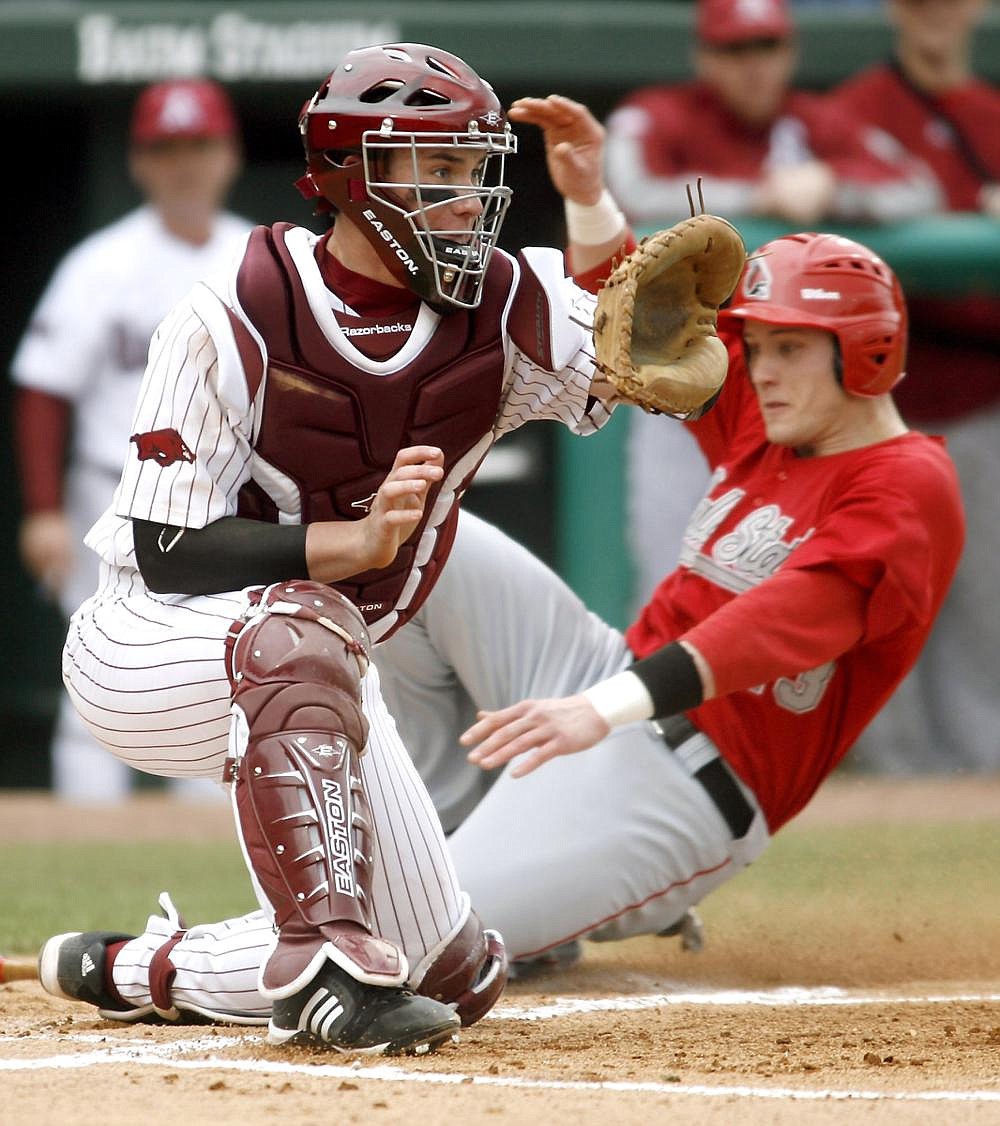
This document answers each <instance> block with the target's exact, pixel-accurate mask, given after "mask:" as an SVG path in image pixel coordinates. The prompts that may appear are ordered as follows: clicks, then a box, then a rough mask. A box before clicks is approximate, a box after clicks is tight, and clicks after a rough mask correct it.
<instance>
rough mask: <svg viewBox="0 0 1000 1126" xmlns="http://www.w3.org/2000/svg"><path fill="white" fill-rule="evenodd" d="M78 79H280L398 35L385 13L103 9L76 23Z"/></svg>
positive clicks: (318, 70) (311, 71) (323, 67)
mask: <svg viewBox="0 0 1000 1126" xmlns="http://www.w3.org/2000/svg"><path fill="white" fill-rule="evenodd" d="M76 30H77V48H78V57H77V72H78V75H79V78H80V80H81V81H82V82H86V83H107V82H149V81H155V80H157V79H161V78H180V77H200V76H205V75H208V76H211V77H213V78H218V79H220V80H222V81H225V82H239V81H244V80H264V81H268V80H270V81H281V80H285V79H292V80H294V79H299V78H309V79H314V78H315V77H316V76H317V75H321V74H325V73H326V72H327V71H329V69H330V67H331V66H332V65H333V62H335V61H336V60H337V59H339V58H340V57H341V56H342V55H344V54H346V53H347V52H348V51H351V50H353V49H354V48H355V47H363V46H366V45H367V44H369V43H391V42H394V41H395V42H398V41H399V40H400V38H401V36H400V29H399V25H398V24H397V23H395V22H393V21H390V20H381V21H366V20H301V19H300V20H290V21H287V22H283V23H279V22H276V21H266V20H260V19H254V18H251V17H250V16H247V15H245V14H243V13H241V12H237V11H222V12H220V13H218V14H217V15H215V16H214V17H213V18H212V19H211V20H209V21H207V22H190V21H188V22H181V21H176V20H135V21H129V22H126V21H124V20H120V19H118V18H117V17H115V16H113V15H110V14H108V13H93V14H90V15H85V16H82V17H81V18H80V19H79V21H78V23H77V29H76Z"/></svg>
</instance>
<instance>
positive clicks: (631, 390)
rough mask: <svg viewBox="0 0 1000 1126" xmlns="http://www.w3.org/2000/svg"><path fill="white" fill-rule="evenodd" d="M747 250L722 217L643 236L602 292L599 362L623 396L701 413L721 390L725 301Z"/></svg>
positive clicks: (686, 413)
mask: <svg viewBox="0 0 1000 1126" xmlns="http://www.w3.org/2000/svg"><path fill="white" fill-rule="evenodd" d="M745 259H746V249H745V247H744V245H743V239H742V237H741V236H740V233H739V231H737V230H736V228H735V227H734V226H733V225H732V224H731V223H727V222H726V220H725V219H720V218H719V217H718V216H717V215H695V216H693V217H692V218H691V219H685V220H683V221H682V222H680V223H676V224H675V225H674V226H673V227H670V228H669V229H667V230H665V231H657V233H656V234H655V235H650V236H649V237H648V238H644V239H643V240H642V242H641V243H639V245H638V246H637V247H636V248H635V250H633V251H632V253H631V254H630V255H628V257H627V258H624V259H623V260H622V261H621V262H620V263H619V265H618V266H617V267H616V268H615V270H614V271H613V273H612V274H611V276H610V277H609V278H608V280H607V281H606V282H605V284H604V286H603V288H602V289H600V290H599V291H598V294H597V309H596V311H595V314H594V347H595V353H596V357H597V366H598V369H599V370H600V372H601V373H602V374H603V375H604V377H605V378H606V379H607V380H608V382H609V383H611V384H612V385H613V386H614V387H615V389H616V391H617V392H618V394H619V395H620V396H621V398H623V399H626V400H627V401H629V402H631V403H635V404H636V405H637V406H640V407H642V408H643V409H645V410H647V411H654V412H661V413H663V414H673V415H678V416H680V417H682V418H696V417H697V416H698V414H699V413H700V412H703V411H704V410H705V409H707V407H708V406H709V405H710V404H711V403H712V402H713V401H714V398H715V396H716V395H717V394H718V392H719V391H720V390H721V389H722V385H723V383H724V382H725V379H726V371H727V369H728V357H727V354H726V347H725V345H724V344H723V343H722V341H721V340H720V339H719V337H718V334H717V332H716V328H717V323H718V312H719V306H720V305H721V304H722V303H723V302H724V301H725V300H726V298H727V297H729V295H730V294H731V293H732V292H733V290H734V289H735V287H736V283H737V281H738V280H739V277H740V273H741V271H742V269H743V263H744V261H745Z"/></svg>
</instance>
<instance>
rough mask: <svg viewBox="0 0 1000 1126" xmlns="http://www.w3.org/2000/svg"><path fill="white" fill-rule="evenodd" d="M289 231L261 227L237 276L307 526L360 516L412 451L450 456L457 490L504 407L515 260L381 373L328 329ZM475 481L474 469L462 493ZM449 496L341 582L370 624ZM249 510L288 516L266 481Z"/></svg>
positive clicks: (245, 494)
mask: <svg viewBox="0 0 1000 1126" xmlns="http://www.w3.org/2000/svg"><path fill="white" fill-rule="evenodd" d="M289 229H290V225H289V224H286V223H278V224H275V226H274V227H270V228H269V227H258V228H257V229H256V230H255V231H254V232H253V234H252V235H251V237H250V240H249V244H248V246H247V250H246V253H245V255H244V258H243V262H242V264H241V266H240V270H239V275H238V278H237V294H238V296H239V301H240V305H241V307H242V309H243V310H244V312H245V313H246V315H247V317H248V318H249V320H250V321H251V323H252V324H253V325H254V327H255V328H256V329H257V331H258V332H259V333H260V335H261V336H262V337H263V339H264V341H265V343H266V346H267V351H268V367H267V386H266V388H265V392H264V404H263V414H262V418H261V421H260V426H259V433H258V438H257V441H256V443H255V449H256V451H257V453H258V455H260V456H261V457H262V458H263V459H264V460H265V461H266V462H268V463H269V464H270V465H271V466H273V467H274V468H275V469H277V470H279V471H280V472H281V473H282V474H283V475H284V476H285V477H286V478H288V479H290V480H292V481H293V482H294V483H295V486H296V488H297V490H298V494H299V500H300V505H301V514H302V522H303V523H312V522H314V521H318V520H358V519H361V518H362V517H363V516H364V515H365V513H366V512H367V511H368V508H369V506H370V504H371V501H372V498H373V497H374V494H375V492H376V490H377V489H378V487H379V486H380V485H381V483H382V481H383V480H384V479H385V477H386V475H387V474H388V472H389V470H390V469H391V468H392V463H393V459H394V458H395V456H396V453H397V451H398V450H400V449H402V448H403V447H404V446H413V445H433V446H438V447H440V448H441V450H443V452H444V470H445V481H448V480H449V477H450V478H451V482H450V487H454V485H455V482H454V472H453V471H454V468H455V465H456V463H457V462H458V461H459V460H460V459H462V458H463V457H464V456H465V455H466V454H467V453H468V452H469V451H470V450H471V449H472V448H473V447H474V446H475V445H476V444H477V443H478V442H479V441H480V440H481V439H482V437H483V435H484V434H487V433H488V432H489V431H490V430H491V429H492V427H493V423H494V420H495V418H496V415H497V411H498V409H499V406H500V394H501V390H502V381H503V370H504V351H503V339H502V337H501V334H500V324H501V313H502V310H503V307H504V303H505V302H506V300H507V298H508V296H509V294H510V287H511V284H512V278H513V268H512V266H511V263H510V261H509V260H508V259H507V258H505V257H503V256H501V255H494V256H493V259H492V261H491V264H490V268H489V274H488V277H487V282H486V285H485V287H484V298H483V301H482V303H481V305H480V307H479V309H477V310H476V311H474V312H456V313H454V314H451V315H449V316H445V317H442V318H441V320H440V323H439V324H438V326H437V328H436V329H435V331H434V333H433V335H432V336H431V337H430V339H429V340H428V341H427V343H426V345H425V346H424V348H423V349H422V350H421V352H420V354H419V355H417V356H416V357H415V358H414V359H413V360H412V361H411V362H410V363H409V364H407V365H406V366H405V367H402V368H400V369H398V370H396V371H393V372H391V373H389V374H378V375H375V374H372V373H370V372H366V371H363V370H362V369H360V368H358V367H356V366H355V365H354V364H353V363H352V362H351V360H350V359H348V358H346V357H344V356H343V355H341V353H340V352H338V351H337V350H336V349H335V348H334V347H333V346H332V345H331V344H330V343H329V341H328V340H327V338H326V336H325V335H324V334H323V331H322V329H321V328H320V326H319V325H318V324H317V322H316V319H315V317H314V316H313V314H312V311H311V310H310V308H309V303H308V301H307V300H306V295H305V291H304V289H303V287H302V282H301V279H300V277H299V273H298V270H297V269H296V267H295V265H294V263H293V261H292V258H291V255H290V253H289V251H288V249H287V247H286V245H285V239H284V235H285V232H286V231H287V230H289ZM243 331H244V333H245V329H244V330H243ZM258 371H259V364H258ZM248 381H249V383H250V393H251V397H252V396H253V395H254V393H255V392H256V389H257V386H259V384H257V386H255V385H254V379H253V376H252V375H250V374H249V372H248ZM474 468H475V467H473V471H474ZM471 476H472V471H470V472H469V473H468V474H467V475H466V478H465V480H463V481H462V482H461V484H460V485H459V486H458V488H459V490H460V491H461V489H464V487H465V485H466V484H467V483H468V478H470V477H471ZM439 491H440V486H434V487H432V489H431V490H430V493H429V495H428V499H427V504H426V506H425V509H424V519H423V520H422V521H421V522H420V524H419V525H418V526H417V528H416V529H415V530H414V532H413V534H412V535H411V536H410V537H409V538H408V539H407V541H406V542H405V543H404V544H403V545H402V546H401V548H400V550H399V553H398V554H397V556H396V558H395V560H394V561H393V562H392V563H391V564H390V565H389V566H388V567H385V568H382V569H380V570H372V571H366V572H364V573H362V574H359V575H356V576H353V577H352V578H351V579H348V580H344V581H342V582H338V583H336V584H333V585H334V586H336V588H337V589H338V590H340V591H341V592H342V593H343V594H345V595H346V596H347V597H348V598H349V599H350V600H351V601H352V602H353V603H354V604H355V605H356V606H358V607H359V608H360V609H361V610H362V613H363V614H364V616H365V618H366V620H367V621H369V622H374V621H376V620H377V619H379V618H382V617H384V616H385V615H386V614H387V613H389V612H390V611H391V610H392V609H393V607H394V605H395V603H396V601H397V599H398V597H399V595H400V594H401V592H402V590H403V587H404V585H405V584H406V582H407V579H408V576H409V575H410V572H411V570H412V568H413V562H414V558H415V553H416V547H417V544H418V543H419V541H420V538H421V535H422V534H423V532H424V530H425V528H426V527H427V524H428V520H429V517H430V515H431V513H432V511H433V508H434V502H435V500H436V498H437V495H438V492H439ZM239 512H240V515H242V516H249V517H253V518H255V519H260V520H269V521H272V522H274V521H276V520H277V518H278V510H277V507H276V505H275V504H274V502H273V500H272V499H271V498H270V497H269V496H268V495H267V493H266V492H265V490H264V489H263V488H262V487H261V486H260V485H259V484H258V483H257V482H255V481H251V482H249V483H248V484H247V485H246V486H244V488H243V490H242V491H241V493H240V507H239ZM457 518H458V510H457V507H454V508H453V509H452V511H451V512H450V513H449V514H448V516H447V517H446V518H445V519H444V520H443V521H442V522H441V524H440V525H439V526H438V528H437V538H436V543H435V547H434V550H433V552H432V554H431V558H430V559H429V560H428V562H427V563H426V565H424V566H423V567H422V568H421V577H420V582H419V585H418V587H417V590H416V592H415V593H414V595H413V597H412V598H410V599H409V600H408V602H407V605H406V607H405V608H404V609H403V610H402V611H401V612H400V620H399V622H398V623H397V628H398V625H400V624H402V622H403V621H404V620H406V619H407V618H409V617H410V616H411V615H412V614H413V613H414V612H415V611H416V609H417V607H418V606H419V605H420V603H421V602H422V601H423V599H424V598H425V597H426V596H427V594H428V593H429V592H430V588H431V587H432V586H433V584H434V581H435V578H436V576H437V573H438V571H439V570H440V567H441V566H442V565H443V563H444V561H445V559H446V558H447V555H448V552H449V550H450V548H451V543H452V540H453V539H454V534H455V524H456V522H457Z"/></svg>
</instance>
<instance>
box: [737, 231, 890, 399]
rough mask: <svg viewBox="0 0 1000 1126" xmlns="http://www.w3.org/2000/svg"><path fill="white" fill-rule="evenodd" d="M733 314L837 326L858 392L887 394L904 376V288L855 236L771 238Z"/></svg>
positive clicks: (747, 272)
mask: <svg viewBox="0 0 1000 1126" xmlns="http://www.w3.org/2000/svg"><path fill="white" fill-rule="evenodd" d="M726 312H727V314H728V315H729V316H733V317H741V318H747V317H749V318H750V319H752V320H757V321H766V322H768V323H769V324H781V325H802V326H804V327H807V328H823V329H827V330H828V331H829V332H832V333H833V334H834V335H835V336H836V338H837V340H838V342H839V344H840V354H841V358H842V361H843V385H844V389H845V390H846V391H848V392H850V393H851V394H852V395H865V396H875V395H882V394H884V393H885V392H886V391H889V390H891V389H892V388H893V387H894V386H895V385H896V383H898V382H899V380H900V379H902V377H903V365H904V363H905V360H906V333H907V318H906V302H905V299H904V297H903V291H902V289H901V287H900V285H899V282H898V281H897V279H896V275H895V274H894V273H893V272H892V270H891V269H890V268H889V267H888V266H887V265H886V264H885V262H883V261H882V259H881V258H879V256H878V255H877V254H875V253H874V252H873V251H871V250H869V249H868V248H867V247H866V246H862V245H861V244H860V243H857V242H854V241H853V240H851V239H848V238H842V237H841V236H840V235H827V234H815V233H809V234H796V235H784V236H782V237H781V238H777V239H774V240H773V241H772V242H768V243H765V244H764V245H763V246H762V247H760V248H759V249H758V250H756V251H754V253H753V254H751V255H750V256H749V257H748V258H747V263H746V266H745V267H744V270H743V276H742V277H741V278H740V280H739V283H738V284H737V286H736V291H735V293H734V295H733V303H732V305H731V306H730V308H729V309H728V310H727V311H726Z"/></svg>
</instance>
